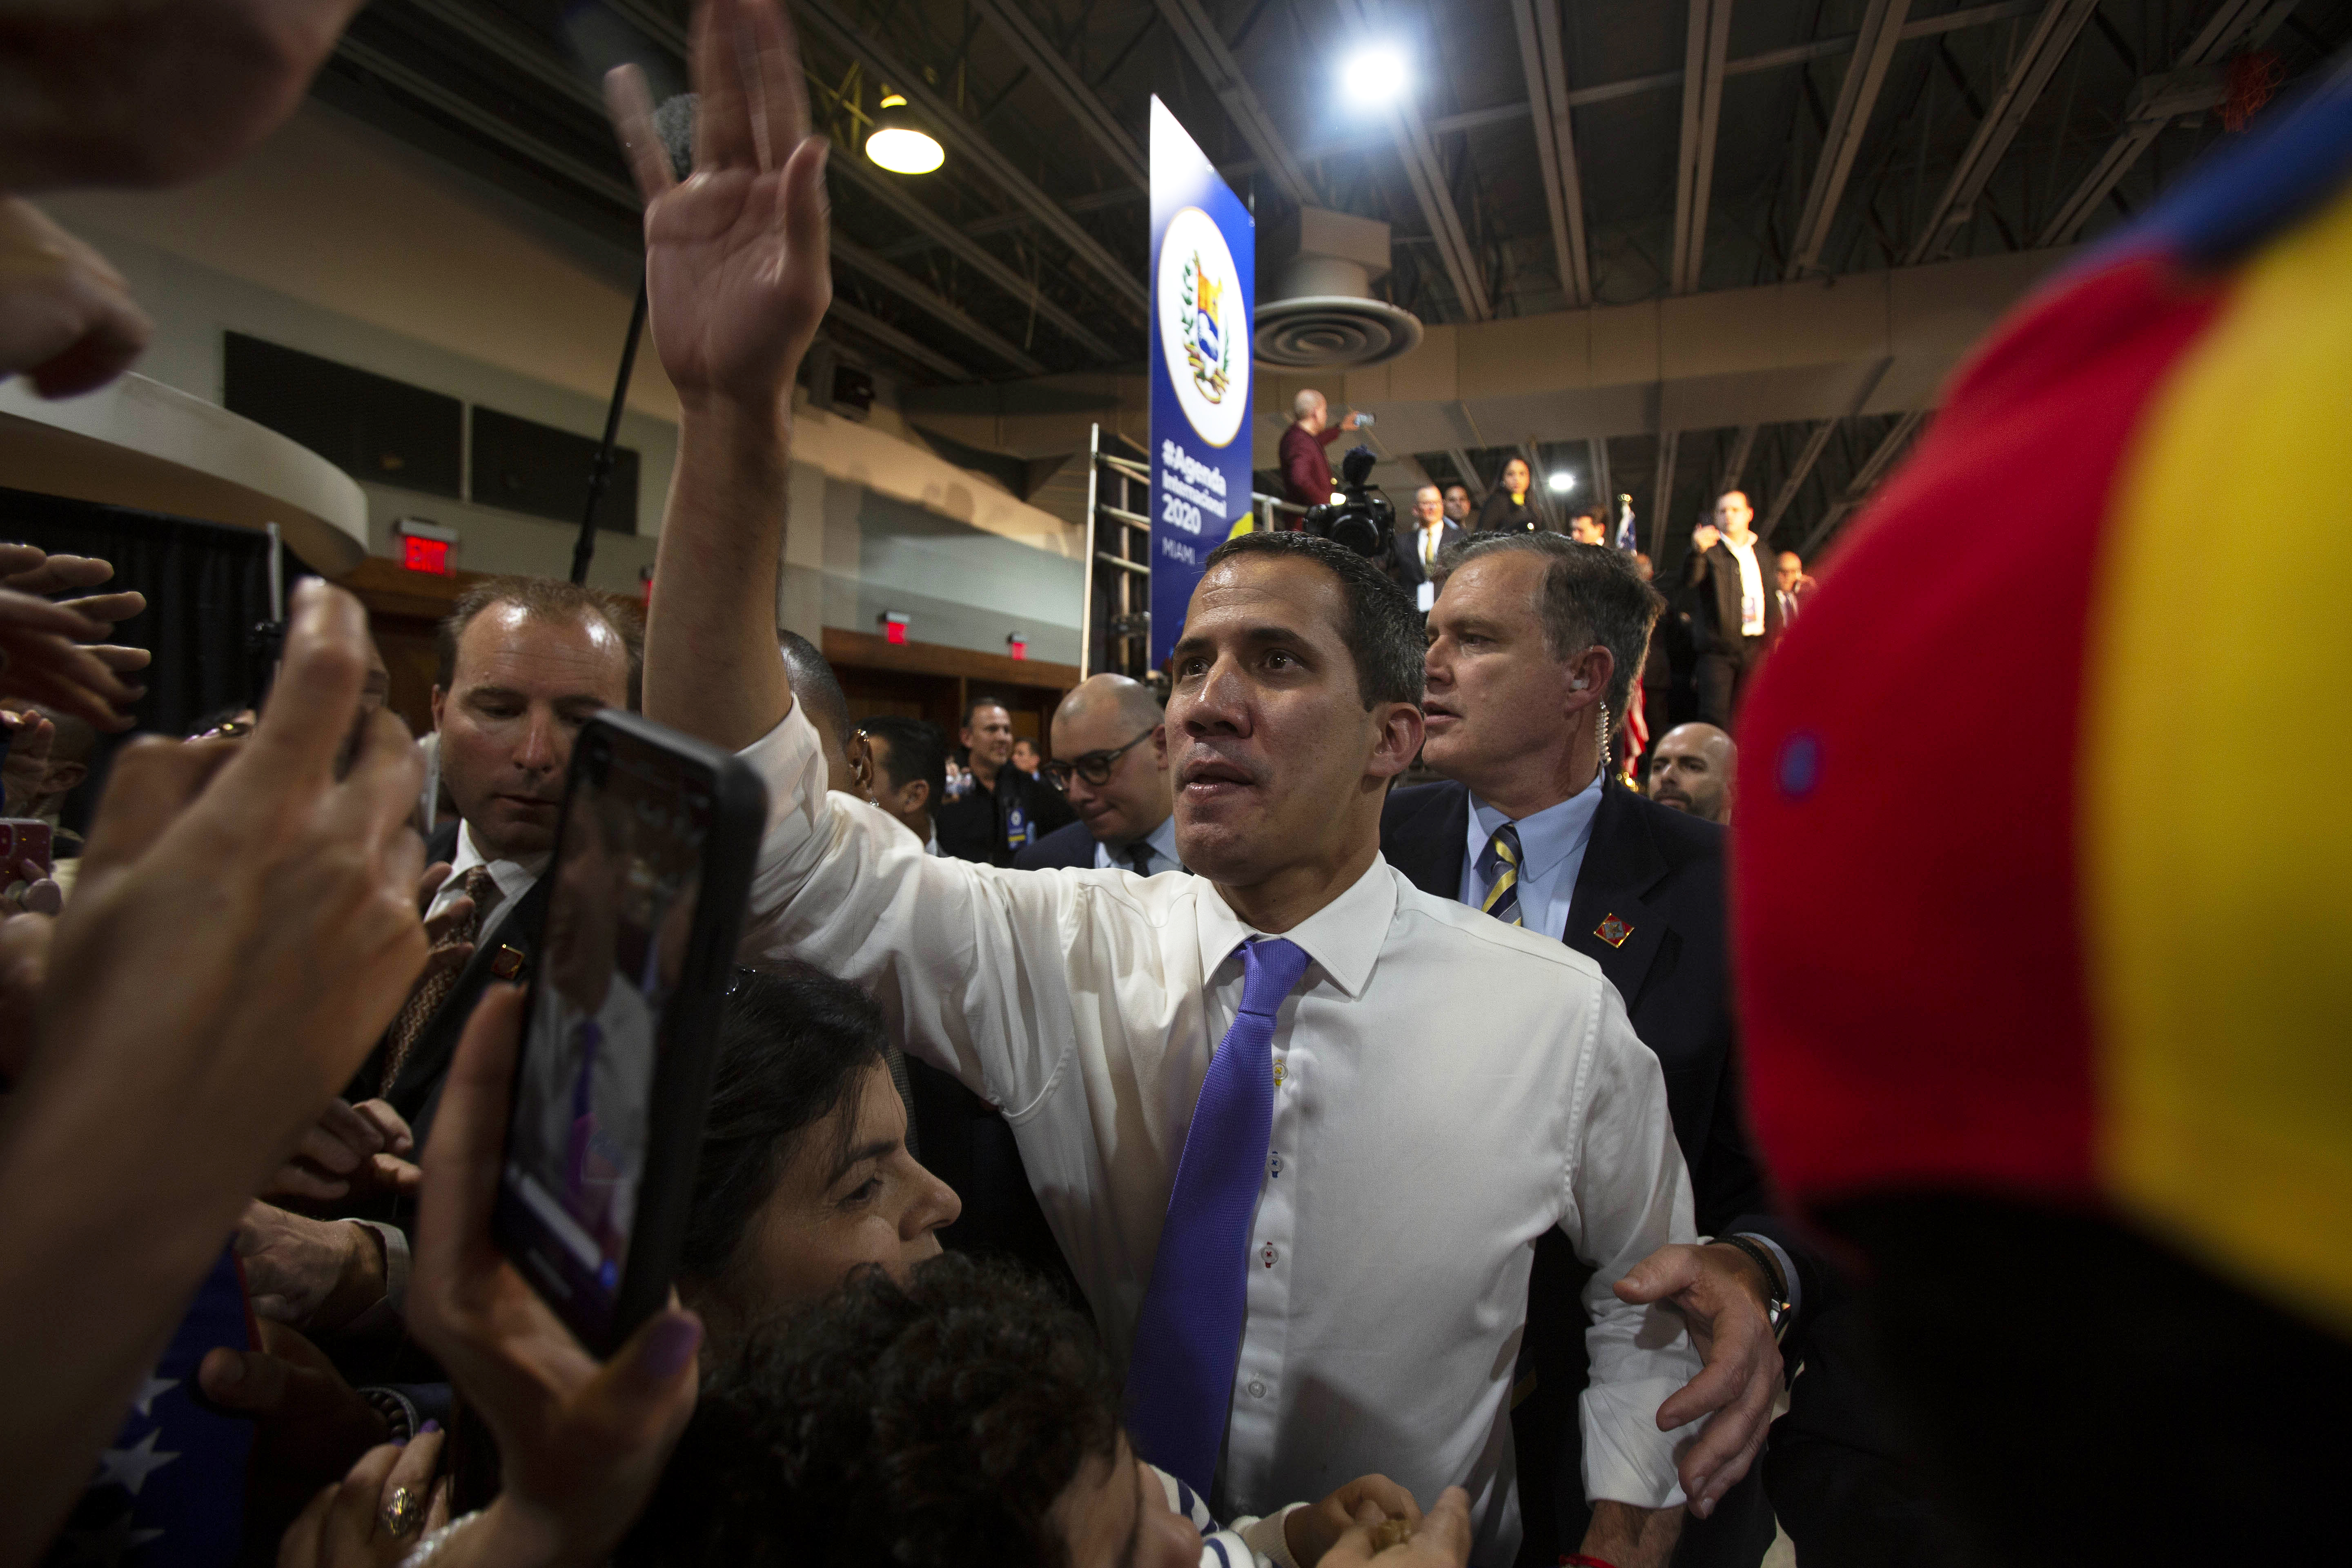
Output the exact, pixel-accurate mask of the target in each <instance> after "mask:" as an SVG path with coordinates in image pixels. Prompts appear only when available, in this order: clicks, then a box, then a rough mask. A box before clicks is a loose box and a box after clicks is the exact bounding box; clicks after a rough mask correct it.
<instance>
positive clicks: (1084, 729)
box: [1013, 675, 1182, 877]
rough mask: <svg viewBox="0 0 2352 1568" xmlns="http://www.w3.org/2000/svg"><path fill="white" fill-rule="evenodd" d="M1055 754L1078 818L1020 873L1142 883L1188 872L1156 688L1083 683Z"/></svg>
mask: <svg viewBox="0 0 2352 1568" xmlns="http://www.w3.org/2000/svg"><path fill="white" fill-rule="evenodd" d="M1054 752H1055V756H1054V760H1053V761H1052V762H1050V763H1046V764H1045V772H1046V774H1047V776H1048V777H1049V778H1051V779H1052V780H1053V782H1054V784H1055V786H1056V787H1057V788H1059V789H1060V790H1061V792H1062V794H1063V796H1064V797H1065V798H1066V800H1067V801H1068V802H1069V805H1070V809H1071V810H1072V811H1074V812H1076V814H1077V818H1078V819H1077V820H1076V822H1073V823H1071V824H1069V825H1068V826H1066V827H1057V828H1055V830H1054V831H1053V832H1051V833H1048V834H1047V835H1045V837H1043V838H1041V839H1039V840H1038V841H1037V842H1036V843H1034V844H1032V845H1030V846H1029V847H1027V848H1025V849H1024V850H1022V851H1021V853H1019V854H1018V855H1015V856H1014V857H1013V865H1014V866H1015V867H1016V868H1019V869H1021V870H1024V871H1034V870H1036V869H1038V868H1041V867H1051V866H1082V867H1093V868H1097V869H1099V870H1106V871H1108V870H1113V869H1117V868H1126V869H1128V870H1130V871H1133V872H1134V873H1135V874H1136V875H1138V876H1139V877H1156V876H1158V875H1159V874H1160V872H1162V871H1176V870H1181V869H1182V865H1181V862H1180V861H1178V859H1177V858H1176V819H1175V815H1174V813H1175V810H1176V797H1175V794H1174V791H1173V789H1172V788H1171V784H1170V783H1169V779H1168V731H1167V729H1166V727H1165V725H1164V723H1163V721H1162V719H1161V715H1160V700H1159V699H1158V698H1156V697H1154V696H1152V695H1151V689H1150V687H1148V686H1146V685H1144V684H1143V683H1142V682H1141V681H1139V680H1130V679H1128V678H1127V677H1126V676H1124V675H1096V676H1089V677H1088V678H1087V679H1085V680H1082V681H1080V682H1079V683H1078V684H1077V685H1076V686H1075V687H1073V688H1071V689H1070V691H1069V693H1068V695H1066V696H1065V697H1064V698H1063V699H1062V702H1061V706H1060V707H1058V708H1056V709H1055V710H1054Z"/></svg>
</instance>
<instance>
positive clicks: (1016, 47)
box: [971, 0, 1151, 185]
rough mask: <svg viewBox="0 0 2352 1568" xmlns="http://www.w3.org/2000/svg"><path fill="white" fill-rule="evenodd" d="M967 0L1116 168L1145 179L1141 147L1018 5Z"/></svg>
mask: <svg viewBox="0 0 2352 1568" xmlns="http://www.w3.org/2000/svg"><path fill="white" fill-rule="evenodd" d="M971 4H972V8H973V9H974V10H976V11H978V12H979V13H980V14H981V15H982V16H985V17H987V18H988V19H989V20H990V21H991V22H993V23H994V24H996V30H997V31H998V32H1000V33H1003V35H1004V41H1005V42H1006V43H1007V44H1010V45H1011V46H1012V47H1013V53H1014V54H1015V55H1016V56H1018V57H1020V60H1021V63H1022V64H1023V65H1024V66H1027V67H1028V68H1030V69H1031V70H1032V71H1034V72H1035V73H1036V75H1037V78H1038V79H1039V80H1041V81H1043V82H1044V83H1045V86H1046V87H1047V88H1048V89H1051V90H1052V92H1053V94H1054V96H1055V98H1058V99H1060V100H1062V107H1063V108H1065V109H1066V110H1069V111H1070V117H1071V118H1072V119H1074V120H1076V121H1077V122H1078V128H1079V129H1080V130H1082V131H1084V132H1086V133H1087V135H1089V136H1091V137H1093V138H1094V142H1095V145H1096V146H1097V147H1099V148H1101V149H1102V151H1103V154H1104V156H1106V157H1108V159H1109V160H1110V161H1111V163H1113V164H1114V165H1116V166H1117V168H1118V172H1119V173H1120V174H1124V175H1126V176H1127V178H1128V179H1129V182H1131V183H1132V184H1137V185H1149V184H1150V182H1151V176H1150V171H1149V170H1147V169H1146V168H1145V167H1144V163H1143V150H1142V149H1141V148H1140V147H1138V146H1137V145H1136V144H1135V138H1134V137H1132V136H1130V135H1129V134H1128V133H1127V127H1126V126H1124V125H1121V124H1120V123H1119V122H1118V116H1117V115H1115V114H1113V113H1111V111H1110V110H1109V108H1108V106H1107V105H1105V104H1104V102H1103V100H1101V99H1100V98H1097V96H1096V95H1095V90H1094V89H1092V88H1090V87H1088V86H1087V83H1086V79H1084V78H1083V77H1081V76H1079V75H1078V73H1077V71H1076V68H1074V67H1072V66H1071V64H1070V62H1069V60H1068V58H1066V57H1065V56H1064V55H1063V53H1062V51H1061V50H1060V49H1057V48H1055V47H1054V44H1053V40H1051V39H1050V38H1048V37H1045V34H1044V33H1043V32H1041V31H1040V30H1039V29H1038V26H1037V24H1036V23H1034V22H1033V21H1031V20H1030V19H1029V17H1028V16H1027V15H1026V14H1025V13H1024V11H1023V9H1022V7H1021V6H1020V5H1016V4H1014V3H1013V0H971Z"/></svg>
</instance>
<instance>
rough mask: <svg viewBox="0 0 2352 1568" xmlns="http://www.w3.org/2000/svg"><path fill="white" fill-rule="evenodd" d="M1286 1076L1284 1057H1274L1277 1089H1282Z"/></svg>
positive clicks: (1275, 1085)
mask: <svg viewBox="0 0 2352 1568" xmlns="http://www.w3.org/2000/svg"><path fill="white" fill-rule="evenodd" d="M1285 1077H1286V1069H1285V1068H1284V1067H1283V1065H1282V1058H1280V1057H1276V1058H1274V1087H1275V1088H1276V1089H1280V1088H1281V1087H1282V1080H1283V1079H1284V1078H1285Z"/></svg>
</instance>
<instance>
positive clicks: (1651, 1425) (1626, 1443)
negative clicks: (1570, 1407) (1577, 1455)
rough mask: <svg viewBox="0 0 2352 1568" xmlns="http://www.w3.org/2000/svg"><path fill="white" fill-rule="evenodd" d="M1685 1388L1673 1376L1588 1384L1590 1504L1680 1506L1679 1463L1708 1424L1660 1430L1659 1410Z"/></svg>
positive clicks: (1584, 1404) (1584, 1403) (1583, 1410)
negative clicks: (1681, 1456)
mask: <svg viewBox="0 0 2352 1568" xmlns="http://www.w3.org/2000/svg"><path fill="white" fill-rule="evenodd" d="M1682 1386H1683V1384H1681V1383H1679V1382H1677V1381H1676V1380H1675V1379H1673V1378H1659V1377H1643V1378H1631V1379H1628V1380H1626V1381H1625V1382H1622V1383H1596V1384H1587V1385H1586V1387H1585V1390H1584V1395H1583V1398H1582V1399H1581V1400H1580V1401H1579V1404H1578V1412H1577V1413H1578V1415H1579V1417H1580V1420H1581V1422H1582V1425H1583V1427H1584V1495H1585V1498H1586V1500H1588V1501H1591V1502H1622V1503H1625V1504H1627V1505H1629V1506H1631V1507H1633V1508H1646V1509H1660V1508H1679V1507H1681V1506H1682V1504H1683V1502H1684V1500H1685V1499H1684V1497H1683V1482H1682V1477H1681V1476H1680V1475H1678V1474H1677V1473H1676V1472H1675V1459H1676V1458H1677V1457H1679V1456H1680V1454H1681V1452H1682V1449H1683V1447H1684V1445H1685V1444H1687V1443H1690V1442H1692V1441H1694V1440H1696V1438H1697V1436H1698V1435H1699V1434H1700V1433H1701V1432H1703V1431H1705V1430H1706V1421H1705V1420H1699V1421H1695V1422H1692V1423H1690V1424H1689V1425H1687V1426H1678V1427H1676V1428H1675V1430H1673V1431H1671V1432H1661V1431H1659V1430H1658V1406H1659V1405H1664V1403H1665V1402H1666V1401H1667V1400H1669V1399H1671V1398H1673V1397H1674V1396H1675V1392H1676V1391H1677V1390H1679V1389H1680V1388H1681V1387H1682Z"/></svg>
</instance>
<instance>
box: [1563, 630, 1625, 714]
mask: <svg viewBox="0 0 2352 1568" xmlns="http://www.w3.org/2000/svg"><path fill="white" fill-rule="evenodd" d="M1616 673H1617V656H1616V655H1615V654H1612V653H1611V652H1610V651H1609V650H1608V649H1607V648H1605V647H1601V645H1600V644H1599V643H1594V644H1593V645H1592V646H1591V647H1588V648H1586V649H1585V650H1584V651H1583V652H1582V653H1580V654H1578V655H1577V656H1576V657H1575V658H1572V659H1570V660H1569V661H1568V680H1567V687H1568V689H1567V691H1566V692H1565V693H1564V695H1565V696H1566V698H1567V704H1566V706H1567V710H1568V711H1569V712H1570V713H1576V712H1580V711H1581V710H1584V709H1587V708H1590V707H1591V706H1592V705H1593V704H1594V703H1596V702H1598V701H1600V700H1601V699H1602V698H1604V697H1606V696H1607V695H1608V694H1609V680H1610V678H1611V677H1612V676H1613V675H1615V674H1616Z"/></svg>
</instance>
